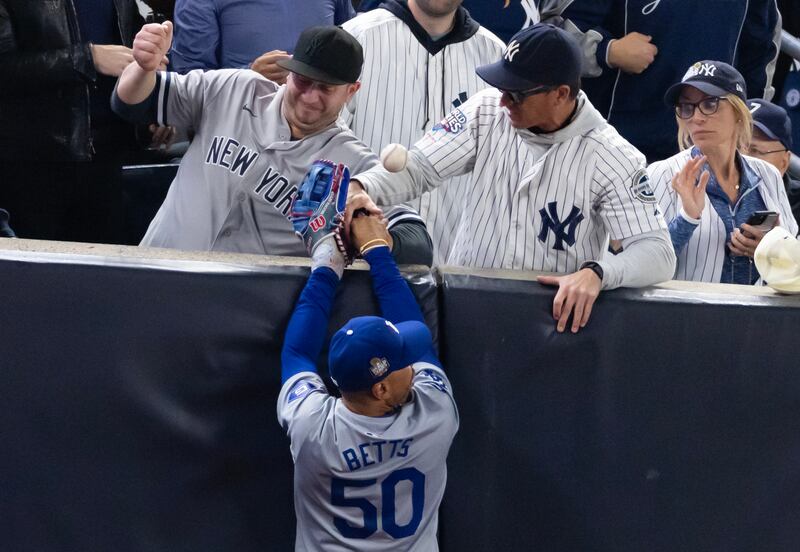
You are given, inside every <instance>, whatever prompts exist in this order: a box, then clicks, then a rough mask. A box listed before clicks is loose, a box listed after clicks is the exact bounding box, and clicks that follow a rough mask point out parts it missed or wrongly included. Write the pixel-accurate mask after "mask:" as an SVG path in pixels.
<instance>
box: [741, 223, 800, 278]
mask: <svg viewBox="0 0 800 552" xmlns="http://www.w3.org/2000/svg"><path fill="white" fill-rule="evenodd" d="M753 261H754V262H755V263H756V268H757V269H758V273H759V275H761V278H762V279H763V280H764V282H766V284H767V285H768V286H769V287H771V288H772V289H774V290H776V291H780V292H781V293H800V242H798V241H797V239H796V238H795V237H794V236H792V234H790V233H789V232H788V231H787V230H786V229H785V228H782V227H780V226H776V227H775V228H773V229H772V230H770V231H769V232H767V234H766V235H765V236H764V237H763V238H762V239H761V242H760V243H759V244H758V247H756V250H755V253H754V255H753Z"/></svg>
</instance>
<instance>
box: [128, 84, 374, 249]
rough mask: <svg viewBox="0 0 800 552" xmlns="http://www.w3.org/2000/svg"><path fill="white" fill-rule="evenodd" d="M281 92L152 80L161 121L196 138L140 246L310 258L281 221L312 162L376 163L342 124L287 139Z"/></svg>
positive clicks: (355, 168)
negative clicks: (154, 83)
mask: <svg viewBox="0 0 800 552" xmlns="http://www.w3.org/2000/svg"><path fill="white" fill-rule="evenodd" d="M284 90H285V87H283V86H278V85H277V84H275V83H274V82H271V81H269V80H267V79H265V78H264V77H262V76H261V75H259V74H258V73H255V72H254V71H250V70H231V69H226V70H220V71H208V72H205V73H204V72H202V71H192V72H190V73H188V74H186V75H179V74H177V73H168V72H164V73H157V82H156V89H155V93H156V95H157V102H158V106H157V120H158V122H159V123H160V124H167V125H174V126H177V127H181V128H186V129H191V130H193V131H194V133H195V136H194V139H193V141H192V144H191V146H189V150H188V151H187V152H186V155H185V156H184V158H183V161H182V162H181V165H180V168H179V169H178V173H177V175H176V176H175V180H174V181H173V182H172V186H171V187H170V189H169V193H168V194H167V197H166V199H165V200H164V203H163V205H162V206H161V208H160V209H159V211H158V213H157V214H156V216H155V218H154V219H153V221H152V222H151V223H150V227H149V228H148V230H147V233H146V234H145V236H144V239H143V240H142V243H141V244H142V245H147V246H153V247H170V248H176V249H188V250H200V251H209V250H214V251H232V252H238V253H261V254H267V255H294V256H305V255H306V252H305V248H304V246H303V244H302V242H301V241H300V240H299V239H298V238H297V236H296V235H295V234H294V231H293V229H292V225H291V223H290V222H289V220H288V218H287V217H288V215H289V209H290V206H291V203H292V199H293V198H294V195H295V193H296V191H297V188H298V186H299V185H300V183H301V182H302V180H303V177H304V176H305V174H306V172H307V171H308V168H309V167H310V166H311V164H312V163H313V162H314V161H315V160H317V159H330V160H332V161H334V162H337V163H344V164H346V165H347V166H349V167H350V171H351V174H356V173H358V172H361V171H363V170H366V169H368V168H370V167H372V166H374V165H376V164H378V163H380V160H379V159H378V157H377V156H376V155H375V154H374V153H373V152H372V151H371V150H370V149H369V148H368V147H367V146H366V145H364V144H363V143H362V142H361V141H359V140H358V139H357V138H356V137H355V136H354V135H353V133H352V132H351V131H350V130H349V129H348V128H347V126H346V125H344V123H343V122H341V121H337V122H336V123H334V124H332V125H331V126H330V127H328V128H326V129H325V130H322V131H321V132H319V133H317V134H314V135H312V136H307V137H306V138H303V139H302V140H292V139H291V131H290V129H289V125H288V123H287V122H286V119H285V118H284V116H283V114H282V113H281V105H282V98H283V94H284Z"/></svg>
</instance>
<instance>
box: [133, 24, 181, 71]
mask: <svg viewBox="0 0 800 552" xmlns="http://www.w3.org/2000/svg"><path fill="white" fill-rule="evenodd" d="M171 45H172V22H171V21H165V22H164V23H148V24H147V25H145V26H144V27H142V30H140V31H139V32H138V33H136V38H134V39H133V59H134V60H135V61H136V63H138V64H139V67H141V68H142V69H144V70H145V71H156V70H158V69H159V66H160V65H161V64H162V63H163V62H164V61H165V60H166V55H167V52H168V51H169V48H170V46H171Z"/></svg>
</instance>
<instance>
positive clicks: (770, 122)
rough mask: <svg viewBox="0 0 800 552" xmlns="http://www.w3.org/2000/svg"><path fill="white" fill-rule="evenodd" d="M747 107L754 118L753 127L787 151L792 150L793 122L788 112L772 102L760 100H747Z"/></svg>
mask: <svg viewBox="0 0 800 552" xmlns="http://www.w3.org/2000/svg"><path fill="white" fill-rule="evenodd" d="M747 107H749V108H750V114H751V115H752V116H753V126H754V127H756V128H757V129H758V130H760V131H761V132H763V133H764V134H766V136H767V137H768V138H769V139H771V140H777V141H778V142H780V143H781V144H783V147H785V148H786V149H787V150H790V149H792V120H791V119H790V118H789V114H788V113H786V110H785V109H784V108H782V107H781V106H779V105H775V104H774V103H772V102H768V101H766V100H762V99H760V98H757V99H754V100H747Z"/></svg>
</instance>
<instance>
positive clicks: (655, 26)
mask: <svg viewBox="0 0 800 552" xmlns="http://www.w3.org/2000/svg"><path fill="white" fill-rule="evenodd" d="M43 3H44V2H43V1H39V0H35V1H31V0H0V79H2V83H3V84H2V86H0V163H2V164H1V165H0V207H3V208H5V210H7V211H8V213H10V221H9V220H8V213H4V212H3V211H0V235H5V236H10V235H13V234H14V232H16V235H17V236H19V237H22V238H38V239H55V240H74V241H87V242H106V243H124V242H125V241H126V239H127V238H126V236H125V233H124V228H123V225H124V221H125V219H126V214H125V212H124V211H125V191H124V190H123V187H122V167H123V166H126V165H139V164H152V163H164V162H167V161H168V160H169V159H171V158H172V157H174V155H176V154H175V150H172V149H170V147H171V145H172V144H173V143H174V142H176V141H188V140H191V139H192V137H193V131H194V130H196V129H192V128H182V125H176V124H170V122H169V121H166V124H159V123H164V121H153V122H149V123H144V122H142V124H135V125H134V124H130V123H128V122H126V121H124V120H123V119H122V118H120V117H119V116H118V115H117V114H116V113H114V112H113V111H112V109H111V105H110V99H111V97H112V92H113V91H114V86H115V83H116V82H117V78H118V77H120V75H121V74H122V73H123V70H125V68H126V67H128V65H129V64H131V63H132V62H134V57H133V50H132V46H133V42H134V37H135V36H136V34H137V32H139V29H140V28H141V27H142V25H143V24H144V23H145V22H146V21H147V22H151V23H152V22H156V23H161V22H163V21H172V22H173V24H174V31H171V32H172V33H173V34H172V36H171V49H170V50H169V51H168V52H167V55H166V56H165V57H164V59H163V60H162V61H161V65H160V67H159V69H167V68H169V70H170V71H174V72H175V73H177V74H186V73H188V72H190V71H192V70H196V69H199V70H203V71H212V70H218V69H241V70H245V71H251V72H256V73H260V74H261V75H262V76H264V77H266V78H267V79H269V80H271V81H273V82H275V83H277V85H282V86H284V87H286V86H288V87H289V89H290V90H291V84H289V85H287V84H286V83H287V78H289V75H290V74H291V73H292V70H291V69H288V68H286V63H287V61H290V60H292V59H293V58H294V54H295V53H296V52H295V46H296V44H297V43H298V39H299V38H300V36H301V33H302V32H303V31H304V30H305V29H307V28H309V27H313V26H321V25H322V26H324V25H343V26H344V28H345V30H347V31H348V32H350V33H351V34H352V35H353V36H354V37H355V38H356V40H357V41H358V42H359V43H360V45H361V47H362V48H363V57H364V62H363V63H364V65H363V72H362V73H361V84H360V87H361V90H360V91H359V92H357V93H355V92H354V93H353V94H352V95H351V96H350V97H348V98H347V100H346V101H345V102H343V104H342V106H341V108H342V109H341V115H342V120H343V121H345V122H346V123H347V124H348V125H349V126H350V128H351V129H352V130H353V132H354V133H355V136H356V137H357V138H358V139H359V140H362V141H363V142H364V143H365V144H366V145H367V146H368V147H369V148H370V149H371V150H372V157H373V159H372V161H371V163H373V164H374V163H375V162H376V160H375V159H376V158H375V155H374V154H376V153H378V152H379V151H380V149H381V148H382V147H383V146H385V145H387V144H389V143H392V142H398V143H402V144H403V145H405V146H406V147H408V148H411V147H412V146H414V144H415V143H416V142H417V141H419V140H421V139H423V138H424V136H425V135H426V133H428V132H431V131H432V129H435V126H436V125H437V124H441V122H442V121H443V120H445V121H446V120H447V117H448V114H450V112H451V110H453V109H454V108H455V109H456V112H458V108H459V106H460V105H461V104H463V103H465V102H467V100H468V99H469V98H470V97H472V96H474V95H476V94H478V93H479V92H481V89H483V88H486V87H487V86H489V85H488V84H487V82H486V80H487V79H480V78H477V76H476V68H477V67H479V66H482V65H485V64H489V63H491V62H494V61H497V60H502V59H503V58H504V57H506V58H507V57H508V56H509V55H512V56H513V52H512V50H511V49H510V48H511V44H512V37H513V36H515V33H517V31H519V30H520V29H521V28H522V27H523V26H526V25H530V24H535V23H538V22H539V21H540V20H541V21H543V22H547V23H552V24H553V25H555V26H556V27H558V28H560V29H563V30H564V31H566V32H567V33H569V34H570V35H571V36H572V38H573V39H574V41H575V43H576V44H577V45H578V48H579V49H580V57H581V60H580V62H579V63H580V66H581V67H582V71H581V75H580V77H581V80H580V88H582V90H583V92H585V96H586V98H587V100H588V101H589V102H591V104H592V105H593V106H594V108H596V109H597V111H598V112H599V114H600V115H601V116H602V117H603V118H604V119H606V121H607V122H608V124H609V125H611V126H613V127H614V128H615V129H616V131H618V132H619V134H620V135H621V136H622V137H623V138H624V139H625V140H627V141H628V142H630V143H631V144H633V146H635V147H636V148H637V149H638V150H639V151H640V152H642V153H643V154H644V156H645V157H646V160H647V162H648V163H649V164H650V166H649V169H648V175H649V177H650V185H651V186H652V187H653V188H654V190H653V193H654V195H655V196H656V198H657V200H658V204H659V207H660V209H661V211H662V214H663V216H664V217H665V219H666V224H667V226H668V229H669V233H670V237H671V241H672V245H673V247H674V249H675V252H676V253H677V255H678V267H677V272H676V277H678V278H680V279H689V280H704V281H717V282H720V281H721V282H734V283H747V284H752V283H755V282H757V281H758V280H759V278H758V274H757V272H754V269H753V263H752V256H753V255H752V254H753V250H754V248H755V245H757V242H758V239H759V238H760V235H761V234H758V233H756V231H755V230H753V229H752V228H743V226H742V225H747V221H748V220H751V219H750V218H749V217H750V215H752V214H753V212H755V211H763V210H772V211H778V212H779V213H780V218H779V224H781V225H782V226H784V227H786V228H791V229H792V232H793V233H794V234H796V233H797V225H796V223H795V221H794V219H795V218H796V217H797V215H798V213H799V211H800V185H798V184H797V183H795V182H794V181H793V180H792V179H791V178H790V176H789V164H790V163H789V160H790V155H791V153H790V152H791V149H792V147H798V146H800V143H798V142H799V141H798V140H797V139H796V138H797V135H796V134H794V132H796V131H797V127H798V126H800V125H795V129H794V132H793V130H792V125H791V122H790V118H791V116H792V115H794V114H795V113H800V78H798V75H800V73H798V72H797V71H796V67H795V64H794V63H793V62H792V60H789V59H786V58H782V57H779V51H780V32H781V29H782V28H785V29H788V30H790V31H792V30H794V31H795V32H797V31H800V29H798V28H797V26H798V20H797V19H798V10H785V11H784V12H780V11H779V9H778V8H779V7H781V6H778V7H776V4H775V2H772V1H767V0H753V1H750V2H723V3H710V2H704V1H701V0H698V1H692V2H680V3H675V2H669V3H668V2H660V1H651V0H628V1H622V0H604V1H597V0H574V1H568V0H561V1H560V0H541V1H538V2H534V1H532V0H522V1H521V2H519V1H512V2H504V1H503V0H488V1H486V0H481V1H477V0H464V1H463V6H462V1H461V0H410V1H406V0H384V1H381V2H371V1H369V0H365V1H363V2H360V3H359V2H352V3H351V2H350V0H294V1H292V2H288V1H283V0H259V1H252V2H233V1H226V0H177V1H176V2H174V3H173V2H170V1H168V0H167V1H162V0H149V1H147V3H146V4H145V3H144V2H142V1H141V0H56V1H55V2H48V5H49V6H50V8H48V9H46V10H45V9H43V7H42V6H43ZM778 4H781V3H780V2H779V3H778ZM787 4H788V2H787ZM782 16H783V17H782ZM443 23H444V25H443ZM392 25H394V26H396V27H398V28H400V29H402V32H403V33H405V34H397V35H396V36H397V37H398V38H397V39H396V41H395V42H392V40H390V39H388V38H387V37H389V36H395V35H392V34H391V33H394V32H399V31H394V30H391V29H393V28H394V27H392ZM381 33H383V34H381ZM387 40H388V42H387ZM382 41H383V42H382ZM399 44H401V45H402V48H401V47H400V46H398V45H399ZM396 50H399V51H400V56H399V57H397V58H394V57H392V56H393V54H394V53H395V51H396ZM709 61H712V62H713V61H715V62H718V63H717V64H716V65H715V66H714V67H715V70H716V71H719V72H720V74H721V73H725V72H728V73H729V74H728V73H726V75H727V76H726V78H725V82H724V83H720V82H716V83H712V85H714V86H711V85H709V86H710V87H707V88H705V89H704V88H703V87H700V88H692V86H691V85H690V86H689V87H688V88H687V87H686V86H683V87H678V88H676V89H675V94H673V97H672V100H671V103H670V105H669V106H665V105H664V96H665V93H666V92H667V90H668V89H670V86H673V85H675V84H676V83H682V82H686V81H687V78H691V77H693V76H696V75H697V73H698V71H699V72H702V71H703V70H706V72H707V71H708V69H707V68H706V69H704V66H703V65H702V64H700V65H698V63H702V62H709ZM719 62H721V63H719ZM134 63H135V62H134ZM382 63H384V64H392V67H393V69H394V70H395V71H396V73H394V74H395V78H396V79H397V80H396V81H394V82H387V81H386V80H385V77H386V75H385V73H382V72H381V70H380V69H381V64H382ZM692 68H694V69H692ZM692 70H694V75H689V72H691V71H692ZM687 71H688V72H687ZM687 75H688V76H687ZM700 76H701V77H702V75H700ZM711 76H712V77H714V75H711ZM311 80H312V81H313V80H314V79H311ZM709 82H710V81H709ZM412 83H415V85H416V86H417V87H418V88H419V89H420V91H419V92H415V93H413V94H412V93H408V94H404V95H402V96H401V95H400V94H398V92H397V90H398V88H399V87H400V86H401V85H405V84H408V85H411V84H412ZM295 84H296V83H295ZM233 85H235V84H233ZM727 85H730V86H732V87H733V88H730V87H729V86H727ZM704 86H705V85H704ZM497 88H498V89H499V90H500V93H501V94H503V97H504V98H505V100H502V101H505V102H506V103H505V104H502V103H501V104H500V105H505V106H506V107H507V106H508V104H509V101H511V103H514V102H516V103H521V102H524V101H525V96H524V95H517V96H513V94H512V96H511V97H510V98H511V100H509V98H508V97H505V94H506V93H507V92H508V90H504V89H502V88H501V87H499V86H498V87H497ZM689 88H692V90H689ZM511 92H513V90H511ZM547 92H548V93H549V92H550V91H547ZM419 94H422V96H419ZM390 97H391V100H390V99H389V98H390ZM419 98H422V99H421V100H420V99H419ZM709 98H712V100H709ZM713 98H716V100H713ZM573 99H574V98H573ZM737 100H738V101H737ZM500 101H501V100H499V99H498V102H500ZM409 102H417V103H412V104H410V103H409ZM715 102H716V103H715ZM772 102H774V103H772ZM712 104H713V105H712ZM778 104H780V105H782V106H783V108H786V110H784V109H783V108H782V107H779V106H778ZM579 105H582V104H580V102H579ZM686 106H689V107H686ZM671 107H672V108H671ZM675 108H677V116H676V109H675ZM576 109H577V108H576ZM681 110H683V111H681ZM787 110H788V112H787ZM689 111H691V112H689ZM728 115H731V117H733V118H732V119H731V120H730V124H729V125H728V126H724V125H725V124H728V122H727V119H725V120H724V121H723V122H721V123H719V124H720V125H722V126H721V127H720V129H721V130H720V131H719V134H718V135H717V136H718V137H719V136H727V134H726V133H729V135H730V136H735V137H737V138H736V139H735V140H733V141H731V140H717V141H714V140H711V139H710V138H709V136H706V138H705V139H700V138H699V137H700V136H701V135H702V134H703V132H705V130H701V131H700V133H696V134H693V132H695V131H696V130H697V129H696V128H695V127H693V126H692V125H695V124H696V121H697V119H703V120H704V121H705V119H708V120H710V121H712V123H715V124H716V122H719V121H720V120H722V119H724V118H725V117H728ZM570 120H571V119H568V120H567V121H566V123H565V124H568V123H569V121H570ZM751 120H752V121H754V122H753V123H751ZM702 124H705V123H702ZM709 124H710V123H709ZM184 126H190V125H184ZM531 126H534V125H531ZM745 126H746V127H747V128H744V127H745ZM540 130H541V129H540ZM540 133H541V132H540ZM534 134H536V131H535V129H534ZM293 138H296V137H295V136H293ZM723 142H724V143H723ZM703 144H705V146H703ZM743 155H746V156H748V157H747V158H746V159H747V160H744V159H745V157H742V156H743ZM309 156H310V157H309V159H308V164H310V162H311V161H313V159H314V157H313V154H312V153H309ZM750 156H752V157H754V158H761V159H763V160H765V161H766V162H768V163H770V164H771V165H772V166H774V167H775V168H776V170H772V169H769V168H767V165H766V164H760V163H759V162H753V161H750ZM185 164H186V160H184V165H185ZM472 178H473V177H472V176H470V174H461V175H455V174H454V175H452V177H450V178H449V179H447V182H445V183H444V185H441V186H439V187H438V188H437V189H436V190H429V191H428V192H427V193H426V194H424V195H423V196H422V197H421V198H419V199H416V200H415V201H414V202H411V203H409V204H408V205H409V208H410V209H411V210H410V211H402V213H405V214H402V215H401V216H400V218H405V219H406V221H408V220H413V221H414V222H415V223H416V221H417V220H418V219H419V217H421V221H424V223H425V224H426V225H427V230H428V232H429V233H430V235H431V237H432V238H433V240H432V245H431V247H432V251H431V255H432V258H433V261H434V262H435V263H448V262H450V263H453V262H455V263H456V264H467V265H469V264H472V265H473V266H476V264H475V263H469V262H464V259H465V258H466V257H464V256H463V254H462V256H461V257H458V256H457V255H456V256H454V254H452V251H451V249H452V247H453V242H454V241H455V240H456V239H457V238H458V234H459V232H461V233H462V234H463V228H464V227H465V226H464V224H463V221H462V220H461V215H462V212H463V211H464V209H465V205H466V204H465V203H460V202H462V201H463V200H462V197H463V196H464V194H463V192H460V191H459V192H457V193H454V191H455V190H462V189H463V188H461V186H464V182H467V181H470V182H471V181H472V180H471V179H472ZM682 186H683V187H682ZM759 186H761V187H760V188H758V187H759ZM765 187H766V188H769V190H770V191H769V193H766V194H765V193H763V192H762V194H761V196H759V197H761V200H758V201H757V200H755V199H754V198H756V197H757V195H758V194H755V195H754V194H748V193H747V191H748V190H750V189H756V188H758V189H760V190H764V188H765ZM643 189H644V188H643ZM698 190H701V191H702V194H700V195H699V196H698V193H699V192H698ZM748 198H749V199H748ZM742 199H746V201H745V202H744V203H740V200H742ZM740 205H741V207H742V208H741V209H740V208H739V207H740ZM792 211H794V214H793V213H792ZM417 214H418V215H419V216H417ZM198 216H201V215H198ZM415 217H416V218H415ZM287 224H288V223H287ZM12 228H13V230H12ZM535 230H536V231H538V230H539V229H538V228H536V229H535ZM612 234H613V233H612ZM610 237H611V238H612V243H611V244H610V247H611V249H614V248H615V243H614V241H613V238H615V236H614V235H611V236H610ZM401 240H402V236H401V237H398V238H397V242H398V246H399V244H400V243H401ZM709 240H717V241H718V242H719V244H720V246H719V247H712V248H709V247H708V242H709ZM414 243H418V242H414ZM700 243H704V244H705V245H703V246H700V245H698V244H700ZM616 246H617V247H618V246H619V243H617V244H616ZM207 248H208V249H214V246H213V240H212V242H210V243H209V245H208V246H207ZM265 250H266V249H265ZM706 251H708V253H707V254H706ZM712 251H713V253H711V252H712ZM253 252H255V251H253ZM483 253H485V252H483ZM608 255H609V256H611V255H612V253H610V252H609V253H608ZM698 256H703V259H700V260H698ZM708 259H711V260H710V261H709V260H708ZM428 262H430V261H428ZM578 264H579V265H580V264H581V263H578ZM481 266H495V267H500V268H511V267H516V266H517V265H516V264H515V263H510V264H509V263H504V262H502V261H497V262H494V263H492V262H489V263H487V264H485V265H481ZM544 266H545V267H549V266H551V265H547V264H545V265H544ZM553 266H555V267H556V268H558V265H553ZM574 268H575V267H573V268H572V269H574ZM601 279H602V275H601Z"/></svg>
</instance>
